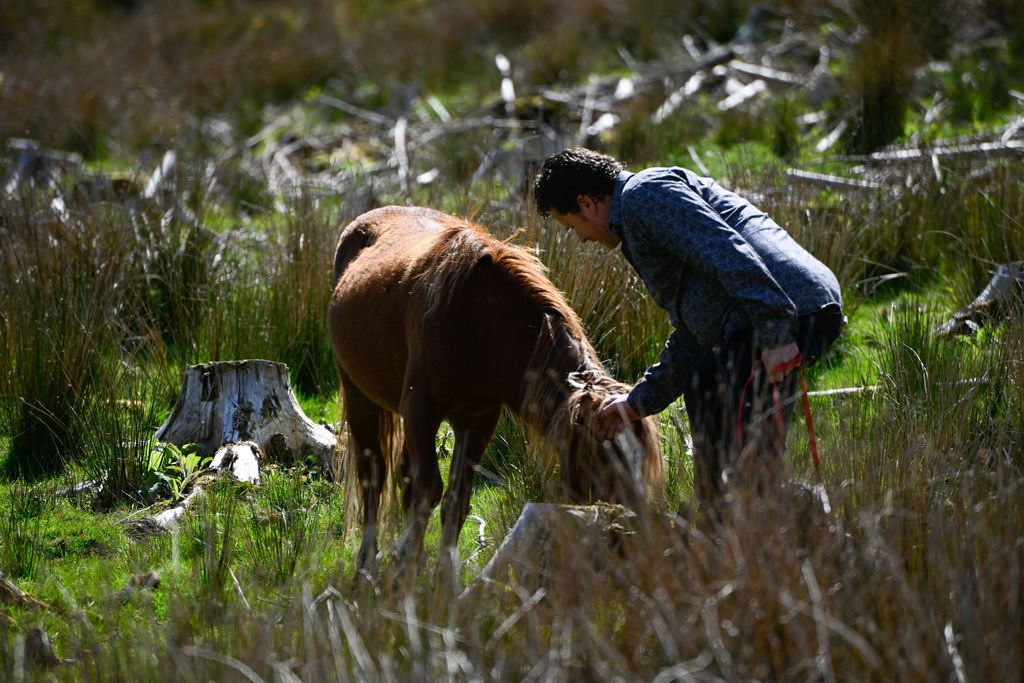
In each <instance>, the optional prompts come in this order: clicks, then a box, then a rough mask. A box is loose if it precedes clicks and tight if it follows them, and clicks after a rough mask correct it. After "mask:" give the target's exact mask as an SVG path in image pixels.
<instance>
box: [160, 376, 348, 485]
mask: <svg viewBox="0 0 1024 683" xmlns="http://www.w3.org/2000/svg"><path fill="white" fill-rule="evenodd" d="M156 439H157V440H158V441H163V442H166V443H172V444H175V445H177V446H183V445H185V444H189V443H192V444H196V445H197V446H199V447H200V449H201V450H202V451H203V452H204V453H206V454H207V455H214V454H216V455H214V463H215V466H217V467H221V468H227V467H229V466H232V465H233V464H237V462H238V457H237V454H236V453H235V452H236V451H238V450H239V449H238V448H234V449H232V448H230V447H231V446H233V445H235V444H239V443H241V442H246V444H245V445H246V447H247V449H246V452H247V453H248V454H249V458H248V459H249V460H251V459H253V458H255V459H256V460H257V461H258V460H261V459H262V458H264V457H269V458H271V459H275V460H283V461H291V462H294V461H297V460H299V459H301V458H302V457H304V456H307V455H313V456H315V457H316V458H317V460H318V462H319V463H320V465H321V467H323V470H324V472H325V473H326V474H327V475H328V476H330V477H331V478H336V476H337V474H338V473H337V470H336V468H335V462H334V447H335V443H336V439H335V436H334V434H332V433H331V431H330V430H329V429H327V427H325V426H323V425H319V424H316V423H315V422H313V421H312V420H310V419H309V418H308V417H307V416H306V414H305V413H303V412H302V408H301V407H299V404H298V401H296V400H295V395H294V394H293V393H292V390H291V385H290V383H289V380H288V366H287V365H285V364H283V363H275V362H273V361H268V360H240V361H224V362H217V363H203V364H201V365H190V366H188V367H186V368H185V379H184V385H183V386H182V389H181V394H180V395H179V396H178V401H177V403H176V404H175V406H174V410H173V411H172V412H171V415H170V417H168V418H167V421H166V422H165V423H164V424H163V426H161V427H160V429H159V430H157V433H156ZM225 447H227V450H226V451H224V452H223V453H222V452H221V451H222V449H223V448H225ZM256 477H258V473H257V474H256Z"/></svg>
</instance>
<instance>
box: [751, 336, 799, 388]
mask: <svg viewBox="0 0 1024 683" xmlns="http://www.w3.org/2000/svg"><path fill="white" fill-rule="evenodd" d="M761 362H762V363H764V367H765V370H767V371H768V374H769V375H770V376H771V378H772V381H773V382H781V381H782V379H783V378H784V377H785V376H786V375H787V374H789V372H790V371H792V370H795V369H796V368H798V367H800V363H801V362H803V357H802V356H801V354H800V347H799V346H797V345H796V342H790V343H789V344H786V345H785V346H777V347H775V348H774V349H765V350H764V351H762V352H761Z"/></svg>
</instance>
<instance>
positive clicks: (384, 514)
mask: <svg viewBox="0 0 1024 683" xmlns="http://www.w3.org/2000/svg"><path fill="white" fill-rule="evenodd" d="M341 396H342V397H344V396H345V390H344V385H342V391H341ZM339 412H340V417H341V419H342V423H343V424H346V425H351V422H350V421H349V417H350V416H349V411H348V402H347V401H345V400H343V401H342V405H341V407H340V411H339ZM339 443H340V440H339ZM346 443H347V446H346V448H345V452H344V453H342V454H340V457H338V458H336V461H337V462H341V463H342V467H343V472H344V474H343V477H344V491H345V500H346V501H347V504H346V506H345V525H344V535H345V537H346V538H347V537H348V536H349V534H350V533H351V532H352V530H353V529H355V528H356V527H357V526H358V524H360V523H362V522H363V521H364V519H363V512H364V510H366V509H367V508H366V506H365V502H366V501H365V500H364V495H365V493H366V486H365V485H364V481H363V479H364V477H365V475H366V472H365V470H364V469H361V468H360V458H361V457H364V453H365V451H366V450H372V449H374V448H376V449H377V452H378V453H379V454H380V456H381V461H382V466H383V470H382V471H380V470H379V469H378V468H377V467H375V466H374V467H371V471H370V473H369V476H370V478H371V479H376V480H377V481H380V482H381V486H380V499H379V501H378V506H377V509H376V523H377V527H378V528H386V527H387V526H388V525H389V524H390V523H391V521H392V520H393V518H394V511H395V501H396V500H397V492H398V482H399V479H400V464H401V457H402V447H403V444H404V438H403V434H402V419H401V417H400V416H399V415H397V414H396V413H392V412H390V411H388V410H383V409H381V410H380V411H379V413H378V416H377V443H372V444H365V443H357V441H356V439H355V436H354V435H353V433H352V429H351V426H349V429H348V439H347V442H346Z"/></svg>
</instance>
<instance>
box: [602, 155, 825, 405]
mask: <svg viewBox="0 0 1024 683" xmlns="http://www.w3.org/2000/svg"><path fill="white" fill-rule="evenodd" d="M609 228H610V229H611V231H612V232H613V233H614V234H615V235H616V236H618V237H619V239H621V240H622V243H621V249H622V253H623V255H624V256H625V257H626V259H627V260H628V261H629V263H630V264H631V265H632V266H633V268H634V269H635V270H636V271H637V273H638V274H639V275H640V279H641V280H643V282H644V285H645V286H646V287H647V290H648V291H649V292H650V294H651V296H652V297H653V298H654V301H655V302H656V303H657V304H658V305H659V306H661V307H662V308H664V309H665V310H667V311H668V314H669V320H670V321H671V323H672V326H673V328H674V330H673V332H672V335H671V336H670V337H669V339H668V341H667V343H666V344H665V347H664V349H663V350H662V352H661V355H660V357H659V359H658V362H657V363H655V364H654V365H652V366H651V367H650V368H648V369H647V371H646V372H645V373H644V376H643V379H641V380H640V381H639V382H638V383H637V384H636V385H635V386H634V387H633V389H632V391H630V394H629V404H630V406H631V407H632V408H633V409H634V410H636V411H637V412H638V413H640V414H641V415H651V414H653V413H658V412H661V411H662V410H664V409H665V408H666V407H667V406H668V405H669V404H670V403H671V402H672V401H674V400H675V399H676V398H678V397H679V396H680V395H681V394H682V392H683V388H684V386H685V382H686V380H687V377H688V371H689V370H690V368H691V366H692V365H693V362H694V361H695V360H696V359H697V357H698V356H699V355H700V354H701V353H703V352H705V351H706V350H708V349H711V348H713V347H715V346H720V345H722V344H723V343H724V342H725V340H726V339H728V338H729V337H730V336H732V335H733V334H735V333H737V332H740V331H743V330H752V331H753V332H754V335H755V338H756V340H757V344H758V345H759V346H760V347H761V348H773V347H777V346H782V345H784V344H787V343H789V342H791V341H794V331H795V323H796V318H797V316H801V315H809V314H812V313H815V312H817V311H819V310H821V309H822V308H824V307H825V306H828V305H835V304H838V305H840V306H841V305H842V298H841V295H840V291H839V282H838V281H837V280H836V277H835V275H834V274H833V273H832V271H831V270H829V269H828V267H827V266H825V265H824V264H822V263H821V262H820V261H818V260H817V259H815V258H814V257H813V256H811V255H810V254H809V253H808V252H807V251H806V250H805V249H804V248H803V247H801V246H800V245H799V244H797V243H796V241H795V240H793V238H792V237H790V236H789V234H788V233H787V232H786V231H785V230H783V229H782V228H781V227H780V226H779V225H778V224H777V223H775V221H773V220H772V219H771V218H769V217H768V215H767V214H765V213H764V212H763V211H761V210H760V209H758V208H756V207H755V206H753V205H752V204H750V202H748V201H746V200H745V199H743V198H742V197H740V196H738V195H736V194H735V193H733V192H730V191H728V190H726V189H725V188H724V187H722V186H721V185H719V184H718V183H716V182H714V181H713V180H712V179H710V178H702V177H700V176H698V175H696V174H694V173H692V172H690V171H688V170H686V169H684V168H679V167H675V168H650V169H646V170H644V171H641V172H639V173H630V172H628V171H622V172H621V173H620V174H619V177H618V180H617V181H616V185H615V190H614V192H613V194H612V204H611V212H610V214H609Z"/></svg>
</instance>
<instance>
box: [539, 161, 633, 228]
mask: <svg viewBox="0 0 1024 683" xmlns="http://www.w3.org/2000/svg"><path fill="white" fill-rule="evenodd" d="M624 168H625V166H624V165H623V164H621V163H619V162H618V161H616V160H615V159H613V158H611V157H610V156H606V155H604V154H598V153H597V152H592V151H590V150H589V149H583V148H582V147H574V148H572V149H565V150H562V151H561V152H559V153H558V154H555V155H553V156H550V157H548V159H547V161H545V162H544V166H543V167H541V169H540V173H538V174H537V178H536V179H535V180H534V181H533V199H534V201H535V202H536V204H537V212H538V213H540V215H542V216H548V215H550V214H551V211H552V210H554V211H556V212H558V213H576V212H577V211H579V210H580V207H579V204H578V203H577V202H576V197H578V196H579V195H581V194H586V195H590V196H592V197H595V198H597V199H601V198H603V197H607V196H608V195H610V194H611V193H612V191H613V190H614V189H615V179H616V178H617V177H618V175H619V171H621V170H622V169H624Z"/></svg>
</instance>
